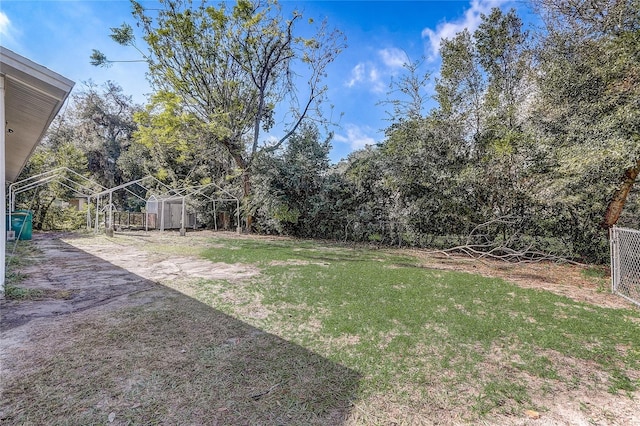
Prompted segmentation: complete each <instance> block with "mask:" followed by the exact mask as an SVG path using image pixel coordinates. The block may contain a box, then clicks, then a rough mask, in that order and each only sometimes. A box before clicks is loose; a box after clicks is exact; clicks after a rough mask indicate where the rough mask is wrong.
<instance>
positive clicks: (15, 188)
mask: <svg viewBox="0 0 640 426" xmlns="http://www.w3.org/2000/svg"><path fill="white" fill-rule="evenodd" d="M67 175H70V176H73V177H74V178H75V179H79V180H81V181H82V182H83V183H81V182H77V181H75V180H73V179H71V178H69V177H67ZM50 183H57V184H59V185H62V186H64V187H65V188H67V189H70V190H71V191H75V192H77V193H78V194H79V195H81V196H83V197H86V198H87V204H90V203H91V198H92V197H94V196H95V195H94V194H96V193H98V192H100V191H102V190H104V189H105V187H104V186H102V185H100V184H99V183H97V182H95V181H93V180H91V179H89V178H87V177H85V176H82V175H81V174H80V173H78V172H76V171H74V170H72V169H70V168H68V167H59V168H57V169H53V170H49V171H48V172H44V173H40V174H37V175H33V176H30V177H28V178H26V179H23V180H20V181H18V182H14V183H12V184H11V185H9V194H8V198H9V212H8V213H7V215H8V217H9V223H11V214H12V213H13V211H14V210H15V208H16V196H17V195H18V194H21V193H23V192H26V191H29V190H31V189H35V188H38V187H40V186H43V185H48V184H50ZM90 214H91V213H90V211H89V209H87V229H90V228H91V216H90Z"/></svg>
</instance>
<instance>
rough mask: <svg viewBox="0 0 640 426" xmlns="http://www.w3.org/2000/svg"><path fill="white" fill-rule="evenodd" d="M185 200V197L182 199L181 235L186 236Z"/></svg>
mask: <svg viewBox="0 0 640 426" xmlns="http://www.w3.org/2000/svg"><path fill="white" fill-rule="evenodd" d="M184 200H185V197H182V212H181V213H182V218H180V235H181V236H184V235H186V233H187V227H186V224H185V223H184Z"/></svg>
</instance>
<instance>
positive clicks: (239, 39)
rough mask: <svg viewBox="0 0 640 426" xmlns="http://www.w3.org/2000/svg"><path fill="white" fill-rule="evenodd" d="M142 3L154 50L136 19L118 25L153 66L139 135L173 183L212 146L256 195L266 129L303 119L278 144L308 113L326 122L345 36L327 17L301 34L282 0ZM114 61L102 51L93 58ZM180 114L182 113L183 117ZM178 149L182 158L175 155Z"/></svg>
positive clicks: (120, 34) (288, 129)
mask: <svg viewBox="0 0 640 426" xmlns="http://www.w3.org/2000/svg"><path fill="white" fill-rule="evenodd" d="M132 4H133V15H134V18H135V19H136V21H137V25H138V27H139V28H140V29H141V30H142V33H143V39H144V41H145V42H146V44H147V47H148V50H147V51H146V52H142V50H140V49H139V48H138V47H137V45H136V40H135V37H134V35H133V32H132V27H131V26H130V25H129V24H123V25H122V26H121V27H120V28H112V38H113V39H114V40H115V41H116V42H118V43H120V44H123V45H129V46H133V47H134V48H136V49H138V50H139V51H140V53H141V54H142V55H143V57H144V59H145V60H146V61H147V63H148V64H149V78H150V80H151V82H152V84H153V85H154V87H155V88H156V89H157V90H158V94H157V95H156V97H155V98H154V99H153V100H152V103H151V104H150V106H149V107H148V108H147V111H146V112H145V113H143V114H142V115H139V116H138V118H137V119H138V121H139V122H140V123H142V122H144V123H145V124H144V125H143V127H144V128H142V129H141V130H140V132H139V134H138V136H139V138H140V141H141V143H142V144H143V145H145V146H146V147H147V148H148V149H149V150H150V151H151V153H152V155H153V157H154V160H153V163H155V165H156V166H157V169H158V171H159V173H160V174H166V176H167V177H168V178H169V179H170V180H173V181H178V180H182V179H187V178H188V179H194V178H195V177H192V176H191V171H193V170H194V168H195V169H197V168H199V165H198V161H197V158H203V154H204V158H208V159H210V158H211V157H212V156H213V155H214V153H213V152H211V151H212V150H213V151H218V152H215V153H216V154H218V156H219V157H222V158H221V159H220V160H219V162H224V157H228V158H231V159H233V161H234V162H235V165H236V167H237V168H238V169H240V171H241V172H242V174H243V179H244V182H243V192H244V195H245V197H248V196H249V194H250V191H251V185H250V178H249V176H250V174H251V166H252V162H253V159H254V157H255V155H256V154H257V153H258V152H259V151H260V150H261V149H263V148H265V147H266V146H265V144H262V138H261V132H262V131H268V130H269V129H271V128H272V127H273V126H274V124H275V123H276V121H282V120H279V119H278V120H277V118H276V114H284V115H285V116H286V117H293V119H292V120H291V121H290V122H288V123H287V122H285V123H284V125H285V131H284V136H283V137H282V138H281V139H280V140H279V141H277V142H276V143H275V144H274V145H270V146H268V147H266V148H267V149H269V150H273V149H277V147H278V146H280V145H282V144H283V143H284V142H285V141H286V140H287V139H288V138H289V136H291V135H292V134H293V133H294V132H295V131H296V129H297V128H298V126H300V124H301V123H302V121H303V120H304V119H305V118H306V117H308V116H312V115H313V116H315V118H317V119H319V120H322V116H321V114H320V108H319V107H320V104H321V103H322V102H323V101H324V100H325V94H326V90H327V89H326V87H324V86H322V84H321V81H322V79H323V77H324V75H325V72H326V67H327V66H328V64H329V63H331V62H332V61H333V59H334V58H335V56H336V55H338V54H339V53H340V52H341V50H342V49H343V47H344V43H343V41H341V38H342V37H341V34H340V33H339V32H337V31H328V30H327V28H326V23H322V24H321V25H320V26H319V27H318V28H317V30H316V32H315V33H314V34H313V35H312V36H311V38H305V37H301V36H299V35H297V33H298V32H299V31H306V29H300V26H302V25H303V22H304V21H302V20H301V18H302V14H301V13H300V12H297V11H296V12H294V13H293V15H292V16H291V17H290V18H286V17H284V16H283V15H282V13H281V10H280V8H279V6H278V4H277V2H276V1H272V0H268V1H264V2H263V1H245V0H242V1H238V2H236V3H235V4H234V5H230V4H227V3H221V4H220V5H219V6H218V7H214V6H209V5H207V4H206V3H202V4H199V5H194V4H193V3H192V2H191V0H169V1H166V2H164V3H163V8H161V9H160V10H154V11H153V13H152V14H149V13H148V12H147V11H146V10H145V8H144V7H143V6H142V4H140V3H138V2H135V1H134V2H132ZM312 22H313V21H312V20H309V21H308V25H311V24H312ZM98 53H99V52H98ZM106 62H107V61H106V60H105V59H104V58H102V57H101V56H100V55H96V54H95V53H94V57H93V63H97V64H104V63H106ZM300 67H301V68H302V69H306V70H307V74H306V77H305V79H302V78H301V79H298V78H296V77H295V76H297V75H299V74H298V72H297V71H298V68H300ZM294 68H296V72H295V73H294V72H292V70H293V69H294ZM275 105H281V106H284V110H283V108H282V107H281V108H278V109H276V108H275ZM287 105H290V107H289V108H287ZM158 108H160V109H161V111H158ZM287 109H288V110H287ZM172 112H178V114H177V115H176V116H175V117H173V116H172V115H171V114H172ZM177 127H179V128H180V130H179V131H178V132H175V133H174V132H173V130H177ZM187 136H190V137H187ZM266 145H269V144H266ZM203 147H206V149H205V152H204V153H203V152H202V148H203ZM174 149H175V150H176V151H177V153H178V155H177V158H175V157H174V156H170V155H167V150H174ZM220 151H224V154H223V155H219V152H220ZM194 152H196V153H197V155H196V154H193V153H194ZM194 155H196V156H195V157H194ZM194 160H195V161H194ZM162 163H165V164H162ZM189 167H192V169H191V171H188V168H189ZM175 169H178V170H175ZM203 170H205V171H206V170H207V168H206V167H205V168H204V169H202V168H201V170H200V172H202V171H203ZM196 179H197V178H196Z"/></svg>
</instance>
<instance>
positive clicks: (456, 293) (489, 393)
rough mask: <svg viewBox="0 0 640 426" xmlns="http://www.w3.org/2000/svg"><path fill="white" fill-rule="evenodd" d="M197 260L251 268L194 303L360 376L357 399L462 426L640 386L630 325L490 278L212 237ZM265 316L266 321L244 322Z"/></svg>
mask: <svg viewBox="0 0 640 426" xmlns="http://www.w3.org/2000/svg"><path fill="white" fill-rule="evenodd" d="M213 242H215V244H212V246H213V247H215V248H208V249H206V250H205V251H204V252H203V253H202V256H204V257H206V258H207V259H210V260H211V261H213V262H226V263H243V264H254V265H257V266H258V267H259V268H260V269H261V275H260V276H259V277H257V278H254V279H252V280H251V281H250V282H248V283H244V284H240V285H239V284H237V283H223V285H220V284H221V283H220V282H212V281H204V280H203V281H200V282H199V283H198V284H197V287H198V289H197V291H196V295H197V297H198V298H199V299H200V300H202V301H205V302H206V303H208V304H211V305H213V306H215V307H216V308H218V309H221V310H223V311H224V312H226V313H228V314H230V315H235V316H239V317H242V318H240V319H242V320H243V321H246V322H249V323H251V324H253V325H255V326H258V327H260V328H262V329H264V330H266V331H269V332H272V333H275V334H277V335H279V336H281V337H283V338H284V339H287V340H290V341H293V342H295V343H298V344H300V345H302V346H304V347H306V348H309V349H311V350H313V351H315V352H317V353H319V354H321V355H323V356H325V357H327V358H328V359H330V360H332V361H335V362H338V363H340V364H342V365H344V366H346V367H348V368H351V369H354V370H356V371H358V372H359V373H360V374H362V376H363V380H362V383H361V384H360V391H361V397H362V398H363V399H367V398H375V396H376V395H380V396H381V395H385V394H386V395H387V396H388V397H389V398H390V399H391V400H392V401H394V402H395V403H396V404H397V405H398V406H410V407H411V406H413V404H416V403H420V404H424V403H425V401H429V403H433V404H436V405H439V406H440V408H441V409H445V410H460V408H461V407H466V408H465V409H463V410H460V413H462V414H461V415H462V416H463V419H466V420H471V419H473V418H475V417H476V416H482V415H486V414H487V413H490V412H499V413H502V414H509V415H512V414H519V413H522V411H523V410H524V409H535V410H540V411H543V412H544V411H545V410H546V409H547V407H545V406H541V405H539V403H538V402H536V401H540V400H544V398H545V397H548V396H550V394H552V393H553V392H556V391H558V389H565V390H567V389H568V390H571V389H574V390H575V389H598V388H603V387H606V390H607V391H608V392H610V393H613V394H622V395H624V394H627V395H629V396H630V393H631V392H633V391H635V390H637V389H638V387H639V386H640V381H639V379H638V377H639V375H638V371H639V370H640V332H639V331H638V324H639V322H640V314H639V313H638V311H637V310H624V309H606V308H600V307H595V306H592V305H588V304H585V303H578V302H575V301H573V300H571V299H568V298H566V297H561V296H558V295H555V294H552V293H550V292H547V291H538V290H532V289H524V288H520V287H518V286H516V285H513V284H510V283H507V282H505V281H503V280H500V279H490V278H483V277H480V276H476V275H471V274H467V273H458V272H443V271H435V270H428V269H425V268H422V267H420V265H419V264H418V261H417V260H416V259H414V258H410V257H402V256H398V255H396V254H392V253H387V252H384V251H381V250H368V249H351V248H346V247H340V246H331V245H323V244H319V243H318V244H316V243H313V242H306V241H300V242H298V241H288V240H274V241H266V240H248V239H229V240H225V239H216V240H215V241H212V243H213ZM260 310H263V311H264V310H266V313H264V312H263V314H262V315H252V313H255V312H257V311H260Z"/></svg>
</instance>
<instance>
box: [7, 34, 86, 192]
mask: <svg viewBox="0 0 640 426" xmlns="http://www.w3.org/2000/svg"><path fill="white" fill-rule="evenodd" d="M0 75H2V76H4V78H5V121H6V129H5V131H6V134H5V155H6V166H5V167H6V168H5V177H6V181H7V182H13V181H14V180H15V179H16V178H17V177H18V175H19V174H20V171H21V170H22V168H23V167H24V166H25V164H26V163H27V161H28V160H29V157H30V156H31V153H32V152H33V150H34V149H35V148H36V146H37V145H38V143H39V142H40V141H41V140H42V138H43V136H44V134H45V132H46V131H47V129H48V128H49V125H50V124H51V122H52V121H53V119H54V118H55V116H56V114H57V113H58V111H60V108H61V107H62V105H63V104H64V101H65V99H67V96H69V93H70V92H71V89H72V88H73V85H74V82H73V81H71V80H69V79H67V78H65V77H63V76H61V75H60V74H57V73H55V72H53V71H51V70H49V69H47V68H45V67H43V66H42V65H38V64H36V63H35V62H33V61H30V60H29V59H27V58H24V57H22V56H20V55H18V54H17V53H14V52H12V51H11V50H9V49H6V48H4V47H2V46H0Z"/></svg>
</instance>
